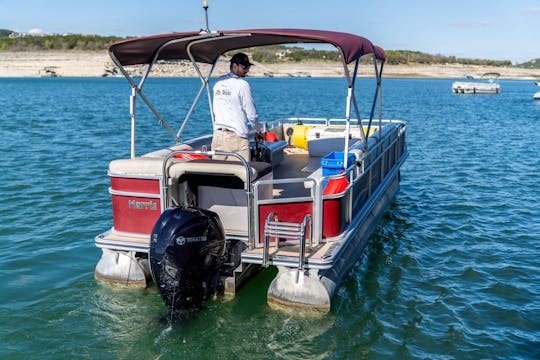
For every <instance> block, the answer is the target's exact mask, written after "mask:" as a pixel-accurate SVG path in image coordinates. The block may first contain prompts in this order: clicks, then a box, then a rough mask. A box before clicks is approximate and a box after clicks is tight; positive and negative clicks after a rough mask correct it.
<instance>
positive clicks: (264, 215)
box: [95, 29, 408, 313]
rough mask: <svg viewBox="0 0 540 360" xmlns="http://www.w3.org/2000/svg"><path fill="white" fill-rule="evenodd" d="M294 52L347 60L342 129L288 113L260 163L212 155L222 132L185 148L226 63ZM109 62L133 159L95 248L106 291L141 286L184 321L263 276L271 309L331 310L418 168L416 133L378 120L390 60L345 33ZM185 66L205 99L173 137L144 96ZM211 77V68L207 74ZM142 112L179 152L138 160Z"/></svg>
mask: <svg viewBox="0 0 540 360" xmlns="http://www.w3.org/2000/svg"><path fill="white" fill-rule="evenodd" d="M291 43H292V44H295V43H325V44H331V45H334V46H335V47H336V48H337V49H338V51H339V52H340V54H341V58H342V63H343V69H344V74H345V78H344V85H346V87H347V91H345V94H346V98H345V99H344V101H343V103H341V102H340V103H337V104H335V105H336V109H335V110H336V114H338V113H339V112H340V111H343V113H342V116H341V117H337V118H332V117H327V118H312V117H309V114H302V115H295V116H294V117H291V116H290V115H291V114H289V115H286V114H283V115H284V116H283V118H281V119H275V120H272V121H269V122H268V123H266V124H265V127H266V128H267V133H271V134H272V136H271V137H272V138H273V139H272V140H275V141H268V142H265V143H257V142H254V141H253V142H252V153H253V154H254V155H256V156H257V161H246V160H244V159H243V158H242V157H240V156H238V155H236V154H233V153H225V152H220V151H215V150H213V149H211V142H212V134H211V133H210V134H207V135H203V136H200V137H197V138H193V139H186V140H184V139H183V133H184V129H185V128H186V127H187V126H193V127H199V128H200V125H199V124H197V123H190V122H189V120H190V118H191V115H192V114H193V113H194V111H195V108H196V106H197V104H198V102H199V99H200V98H201V96H202V95H203V94H205V93H206V95H207V96H208V98H209V101H208V103H209V104H210V105H209V106H210V111H209V116H208V121H209V122H210V123H213V121H214V116H213V112H212V108H211V106H212V105H211V104H212V101H211V99H210V98H211V88H210V78H211V75H212V72H213V70H214V68H215V67H216V64H217V62H218V60H219V58H220V57H221V56H222V55H223V54H224V53H227V52H229V51H233V50H237V49H245V48H251V47H255V46H266V45H277V44H291ZM364 55H369V56H371V58H372V61H373V64H374V69H375V73H374V76H375V78H376V80H377V81H376V89H375V92H374V95H373V99H372V107H371V109H370V110H371V111H370V112H369V117H368V118H367V119H365V120H358V119H361V118H360V114H359V108H358V105H357V95H356V94H355V82H356V78H357V71H358V69H359V63H360V58H361V57H362V56H364ZM110 56H111V58H112V60H113V61H114V63H115V64H116V65H117V66H118V68H119V69H120V72H121V73H122V74H123V75H124V76H125V77H126V79H127V80H128V82H129V84H130V88H131V90H130V94H131V96H130V104H131V106H130V119H131V157H130V158H129V159H118V160H113V161H111V163H110V165H109V171H108V175H109V177H110V181H111V187H110V189H109V192H110V194H111V197H112V214H113V227H112V228H111V229H110V230H108V231H106V232H104V233H102V234H100V235H98V236H97V237H96V239H95V243H96V246H97V247H99V248H101V249H102V250H103V254H102V257H101V259H100V261H99V262H98V264H97V266H96V271H95V276H96V278H97V279H99V280H104V281H107V282H112V283H116V284H124V285H135V286H149V285H151V284H152V282H153V283H155V284H156V287H157V289H158V291H159V293H160V295H161V296H162V298H163V301H164V303H165V304H166V305H168V306H169V307H171V308H173V309H180V308H192V307H198V306H200V304H201V303H202V302H203V300H204V299H206V298H208V297H209V296H214V295H215V294H221V293H223V294H231V295H233V294H234V293H235V292H236V291H237V290H238V289H239V288H240V287H241V286H242V285H243V284H244V283H245V281H247V280H248V279H249V277H250V275H252V274H253V273H254V272H255V271H257V270H259V269H260V268H261V267H268V266H276V267H277V268H278V269H279V272H278V274H277V275H276V277H275V279H274V280H273V281H272V283H271V285H270V287H269V288H268V290H267V299H268V303H269V304H270V305H272V306H274V307H280V308H283V307H285V308H292V309H298V308H302V309H307V310H314V311H317V312H323V313H324V312H327V311H329V309H330V306H331V299H332V297H333V296H334V294H335V293H336V290H337V288H338V286H339V284H340V283H341V281H342V279H343V278H344V277H345V275H346V274H347V273H348V272H349V270H350V269H351V268H352V266H353V265H354V264H355V263H356V262H357V261H358V259H359V258H360V256H361V254H362V252H363V250H364V248H365V247H366V245H367V243H368V241H369V238H370V236H371V235H372V233H373V232H374V231H375V229H376V228H377V226H378V224H379V222H380V220H381V219H382V217H383V216H384V214H385V211H386V209H388V207H389V206H390V204H391V203H392V201H393V198H394V197H395V195H396V194H397V192H398V191H399V184H400V167H401V166H402V164H403V163H404V161H405V159H406V158H407V156H408V151H407V146H406V142H405V133H406V124H405V123H404V122H403V121H400V120H383V119H382V117H381V116H382V115H381V114H380V109H381V108H382V103H381V91H382V90H381V84H382V82H381V77H382V69H383V64H384V61H385V58H386V54H385V52H384V50H383V49H381V48H380V47H377V46H375V45H373V44H372V43H371V42H370V41H369V40H367V39H365V38H363V37H360V36H357V35H352V34H346V33H338V32H333V31H319V30H302V29H250V30H227V31H209V30H206V31H194V32H177V33H170V34H163V35H155V36H148V37H141V38H135V39H129V40H124V41H120V42H118V43H115V44H113V45H112V46H111V47H110ZM179 60H189V61H191V63H192V65H193V66H194V68H195V69H196V71H197V73H198V74H199V76H200V79H201V87H200V89H199V92H198V93H197V94H196V96H195V100H194V101H193V104H192V106H191V108H190V109H189V110H188V111H187V115H186V117H185V118H184V120H183V122H182V123H181V124H179V125H180V126H179V130H178V131H174V130H173V129H172V127H171V126H170V125H169V123H168V122H167V121H166V119H165V118H164V117H163V116H162V115H161V114H160V113H159V112H158V110H157V109H156V108H155V107H154V106H153V105H152V104H151V103H150V101H149V100H148V98H147V97H146V96H145V94H144V93H143V86H144V84H145V81H146V79H147V78H148V76H149V74H150V73H151V70H152V66H153V65H154V64H155V63H156V62H157V61H172V62H173V63H178V61H179ZM201 64H207V65H208V64H209V65H210V67H209V68H210V70H209V71H208V73H206V72H204V73H203V71H202V70H201V69H202V68H201V66H200V65H201ZM129 65H146V69H147V70H146V73H145V74H144V75H143V76H142V77H141V78H140V80H139V82H138V83H136V81H135V79H134V78H133V77H131V76H130V75H129V73H128V71H127V70H126V69H125V66H129ZM179 65H183V64H179ZM351 69H352V70H351ZM153 85H155V84H153ZM149 86H150V85H149ZM183 93H185V90H184V89H182V88H180V89H179V94H183ZM136 99H140V100H142V102H144V103H145V105H147V106H148V108H149V109H150V111H151V112H152V113H153V114H154V115H155V116H156V117H157V118H158V120H159V124H160V125H163V127H165V129H166V130H167V131H169V133H170V134H171V135H172V144H166V145H165V146H164V147H163V148H162V149H158V150H156V151H153V152H150V153H147V154H137V152H136V139H137V137H136V136H135V135H136V134H135V130H136V129H137V126H136V114H137V112H136V105H137V101H136ZM376 109H379V114H378V115H379V116H378V118H375V110H376ZM353 112H354V114H355V115H356V116H352V113H353ZM111 155H112V156H115V154H111ZM214 155H227V156H233V157H236V159H237V161H222V160H213V159H212V157H213V156H214Z"/></svg>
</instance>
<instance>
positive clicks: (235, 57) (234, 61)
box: [231, 53, 253, 67]
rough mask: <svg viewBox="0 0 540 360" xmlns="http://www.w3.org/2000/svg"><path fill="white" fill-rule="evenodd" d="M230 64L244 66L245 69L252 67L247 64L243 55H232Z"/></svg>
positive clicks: (247, 61) (247, 60)
mask: <svg viewBox="0 0 540 360" xmlns="http://www.w3.org/2000/svg"><path fill="white" fill-rule="evenodd" d="M231 64H239V65H244V66H245V67H250V66H253V64H252V63H250V62H249V58H248V56H247V55H246V54H244V53H236V54H234V55H233V57H232V58H231Z"/></svg>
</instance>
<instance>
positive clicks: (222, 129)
mask: <svg viewBox="0 0 540 360" xmlns="http://www.w3.org/2000/svg"><path fill="white" fill-rule="evenodd" d="M216 131H227V132H234V131H233V130H231V129H226V128H219V129H216Z"/></svg>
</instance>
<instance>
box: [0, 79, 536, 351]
mask: <svg viewBox="0 0 540 360" xmlns="http://www.w3.org/2000/svg"><path fill="white" fill-rule="evenodd" d="M250 82H251V84H252V89H253V92H254V97H255V100H256V102H257V106H258V110H259V112H260V114H261V118H262V119H263V120H265V119H273V118H276V117H284V116H309V117H318V116H328V117H343V114H344V108H345V100H344V97H345V95H346V89H345V81H344V80H343V79H278V78H272V79H251V80H250ZM199 84H200V82H199V80H198V79H161V80H149V83H148V84H147V87H148V89H147V90H148V96H149V98H150V99H151V100H156V101H157V102H158V103H159V106H158V109H163V116H164V117H165V118H166V119H168V120H171V123H173V124H174V128H175V129H177V128H178V127H179V120H182V119H183V117H184V115H185V111H186V110H187V109H188V108H189V106H190V105H191V98H192V94H193V93H194V92H195V91H196V89H197V88H198V86H199ZM451 84H452V80H450V79H446V80H445V79H442V80H414V79H384V81H383V101H384V104H385V107H384V109H383V116H384V118H396V119H403V120H406V121H407V122H408V137H407V138H408V147H409V151H410V157H409V159H408V160H407V162H406V163H405V165H404V166H403V168H402V172H401V174H402V182H401V190H400V192H399V194H398V196H397V198H396V199H395V201H394V203H393V205H392V207H391V209H390V212H389V213H388V214H387V216H386V217H385V219H384V221H383V223H382V224H381V226H380V227H379V228H378V231H377V233H376V234H375V235H374V236H373V237H372V239H371V242H370V245H369V247H368V248H367V251H366V252H365V254H364V256H363V258H362V260H361V261H360V262H359V263H357V264H356V265H355V266H354V268H353V270H352V271H351V273H350V274H349V276H348V277H347V278H346V280H345V281H344V283H343V284H342V286H341V287H340V289H339V290H338V292H337V295H336V297H335V299H334V303H333V306H332V310H331V312H330V313H329V314H328V315H326V316H324V317H322V318H318V319H312V318H303V317H298V316H294V315H290V314H284V313H280V312H276V311H273V310H271V309H270V308H269V307H268V306H267V305H266V288H267V286H268V285H269V283H270V281H271V279H272V276H273V275H274V274H275V272H276V271H275V269H272V268H269V269H267V270H265V271H263V272H262V273H260V274H259V275H258V276H257V277H256V278H255V279H254V280H253V281H252V282H251V283H249V284H248V285H247V286H246V287H245V288H243V289H242V290H241V291H240V292H239V294H238V295H237V297H236V298H235V299H234V300H232V301H228V302H222V301H208V302H206V303H205V305H204V309H203V311H201V312H199V313H193V314H188V315H185V316H182V317H180V318H178V319H175V320H174V321H173V323H172V325H169V321H168V317H167V314H168V311H167V309H166V308H165V306H164V305H163V303H162V301H161V298H160V297H159V294H158V293H157V291H156V290H155V288H152V287H151V288H148V289H144V290H141V289H139V290H129V289H123V288H115V287H110V286H106V285H103V284H100V283H96V281H95V280H94V275H93V272H94V267H95V265H96V263H97V261H98V259H99V258H100V255H101V250H99V249H97V248H96V247H95V246H94V236H95V235H97V234H98V233H100V232H102V231H104V230H106V229H108V228H110V227H111V225H112V218H111V217H112V215H111V204H110V196H109V194H108V191H107V189H108V186H109V179H108V177H107V167H108V163H109V161H111V160H112V159H115V158H122V157H123V158H125V157H129V143H130V134H129V130H130V122H129V112H128V109H129V102H128V96H129V94H130V89H129V86H128V83H127V82H126V81H125V80H124V79H67V78H66V79H61V78H57V79H53V78H48V79H0V104H1V105H0V121H1V123H0V139H1V140H0V156H1V161H2V168H1V174H0V193H1V195H2V202H1V205H0V252H1V253H2V257H1V258H0V319H1V322H0V339H1V342H0V344H1V346H0V358H2V359H27V358H39V359H73V358H83V359H85V358H88V359H104V358H120V359H157V358H160V359H237V358H244V359H389V358H401V359H406V358H422V359H424V358H430V359H509V358H510V359H538V358H540V257H539V254H540V205H539V204H540V186H539V177H540V153H539V149H540V102H536V103H535V102H534V101H533V99H532V96H533V93H534V92H535V91H537V89H536V88H535V86H534V84H533V82H532V81H501V89H502V93H501V94H500V95H484V96H481V95H477V96H464V95H453V94H452V93H451V89H450V88H451ZM154 85H155V86H157V85H160V86H161V88H162V89H161V90H160V91H159V92H157V91H154V90H153V89H154V88H155V87H154ZM372 85H373V80H370V79H359V80H358V86H359V87H358V90H357V96H359V97H360V98H361V99H362V101H361V104H360V108H361V111H362V115H363V116H364V117H365V116H367V112H366V109H368V108H369V106H370V103H371V97H372V95H373V90H372V88H371V86H372ZM186 96H187V97H188V98H189V99H190V100H189V101H187V100H185V98H186ZM140 104H142V102H140ZM204 108H205V107H204V106H201V107H200V108H198V109H197V111H196V112H195V114H194V120H195V121H194V122H193V123H194V124H196V126H193V127H192V128H190V129H188V131H187V135H189V136H192V135H196V134H198V133H203V132H205V131H206V130H208V128H209V125H208V122H209V120H208V113H207V112H206V111H205V110H204ZM139 109H140V110H139V117H140V119H139V125H138V127H139V129H138V131H139V134H140V135H139V148H138V153H139V154H141V153H143V152H147V151H151V150H154V149H157V148H160V147H162V146H165V145H170V144H171V143H172V141H171V140H172V139H171V138H170V135H169V134H168V133H167V132H166V131H165V129H163V128H162V127H160V126H159V125H158V124H157V121H156V120H155V119H154V118H152V117H151V116H150V114H149V112H148V111H147V110H144V108H143V106H141V107H140V108H139ZM150 136H151V138H148V137H150ZM145 137H146V138H145Z"/></svg>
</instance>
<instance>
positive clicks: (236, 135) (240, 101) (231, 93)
mask: <svg viewBox="0 0 540 360" xmlns="http://www.w3.org/2000/svg"><path fill="white" fill-rule="evenodd" d="M251 66H252V64H251V63H250V62H249V58H248V56H247V55H246V54H244V53H237V54H235V55H234V56H233V57H232V58H231V65H230V71H231V72H230V73H229V74H227V75H224V76H221V77H220V78H218V80H217V82H216V84H215V85H214V100H213V108H214V117H215V123H214V136H213V138H212V150H220V151H227V152H234V153H237V154H239V155H241V156H242V157H243V158H244V159H246V160H247V161H250V150H249V139H248V134H249V131H250V130H251V129H253V130H255V131H257V136H259V135H258V133H259V116H258V115H257V109H256V108H255V103H254V102H253V97H252V96H251V88H250V86H249V83H248V82H247V81H246V80H244V78H245V77H246V75H247V73H248V72H249V68H250V67H251ZM214 159H223V157H221V156H215V157H214ZM225 160H237V159H236V158H229V159H227V157H225Z"/></svg>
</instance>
